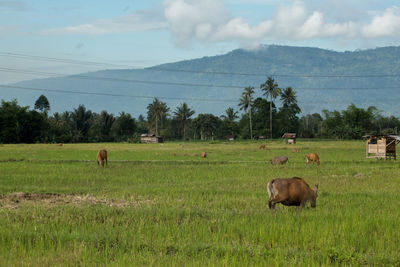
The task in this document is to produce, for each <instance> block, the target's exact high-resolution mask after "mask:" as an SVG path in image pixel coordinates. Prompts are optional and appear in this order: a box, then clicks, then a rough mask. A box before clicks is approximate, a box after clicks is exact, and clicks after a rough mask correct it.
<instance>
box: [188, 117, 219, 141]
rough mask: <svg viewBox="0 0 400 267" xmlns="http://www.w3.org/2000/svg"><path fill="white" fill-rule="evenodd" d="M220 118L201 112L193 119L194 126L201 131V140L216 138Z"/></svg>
mask: <svg viewBox="0 0 400 267" xmlns="http://www.w3.org/2000/svg"><path fill="white" fill-rule="evenodd" d="M219 122H220V120H219V118H218V117H216V116H214V115H212V114H199V115H198V116H197V118H195V119H194V120H193V124H194V127H195V128H196V130H198V131H199V132H200V138H201V140H207V139H209V138H211V139H212V140H214V137H215V136H216V132H217V129H218V126H219Z"/></svg>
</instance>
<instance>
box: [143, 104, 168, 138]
mask: <svg viewBox="0 0 400 267" xmlns="http://www.w3.org/2000/svg"><path fill="white" fill-rule="evenodd" d="M168 111H169V107H168V106H167V104H166V103H164V102H161V101H160V100H158V99H157V98H154V100H153V103H151V104H149V105H148V106H147V118H148V120H149V122H150V121H154V122H155V126H156V135H157V136H158V121H161V123H162V119H163V118H164V119H165V118H166V117H167V116H168Z"/></svg>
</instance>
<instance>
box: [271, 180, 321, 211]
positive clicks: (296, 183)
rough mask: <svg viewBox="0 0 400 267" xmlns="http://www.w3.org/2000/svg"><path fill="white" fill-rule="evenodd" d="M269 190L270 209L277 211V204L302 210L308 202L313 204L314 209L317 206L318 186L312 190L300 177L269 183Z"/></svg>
mask: <svg viewBox="0 0 400 267" xmlns="http://www.w3.org/2000/svg"><path fill="white" fill-rule="evenodd" d="M267 190H268V196H269V200H268V207H269V208H270V209H275V204H276V203H281V204H283V205H285V206H299V208H300V210H301V209H302V208H304V205H305V204H306V203H307V202H310V203H311V207H312V208H315V207H316V206H317V203H316V201H317V196H318V184H317V185H315V189H312V188H310V186H309V185H308V184H307V183H306V182H305V181H304V180H303V179H302V178H300V177H293V178H287V179H284V178H276V179H273V180H272V181H270V182H269V183H268V185H267Z"/></svg>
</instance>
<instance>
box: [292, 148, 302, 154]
mask: <svg viewBox="0 0 400 267" xmlns="http://www.w3.org/2000/svg"><path fill="white" fill-rule="evenodd" d="M299 151H300V150H298V149H297V148H292V152H293V153H297V152H299Z"/></svg>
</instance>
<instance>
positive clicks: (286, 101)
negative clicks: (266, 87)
mask: <svg viewBox="0 0 400 267" xmlns="http://www.w3.org/2000/svg"><path fill="white" fill-rule="evenodd" d="M281 101H282V104H283V106H284V107H287V108H289V107H290V108H291V110H293V111H294V112H295V113H300V112H301V109H300V107H299V106H298V105H297V96H296V91H295V90H293V89H292V87H290V86H289V87H286V89H285V90H283V92H282V93H281Z"/></svg>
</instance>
